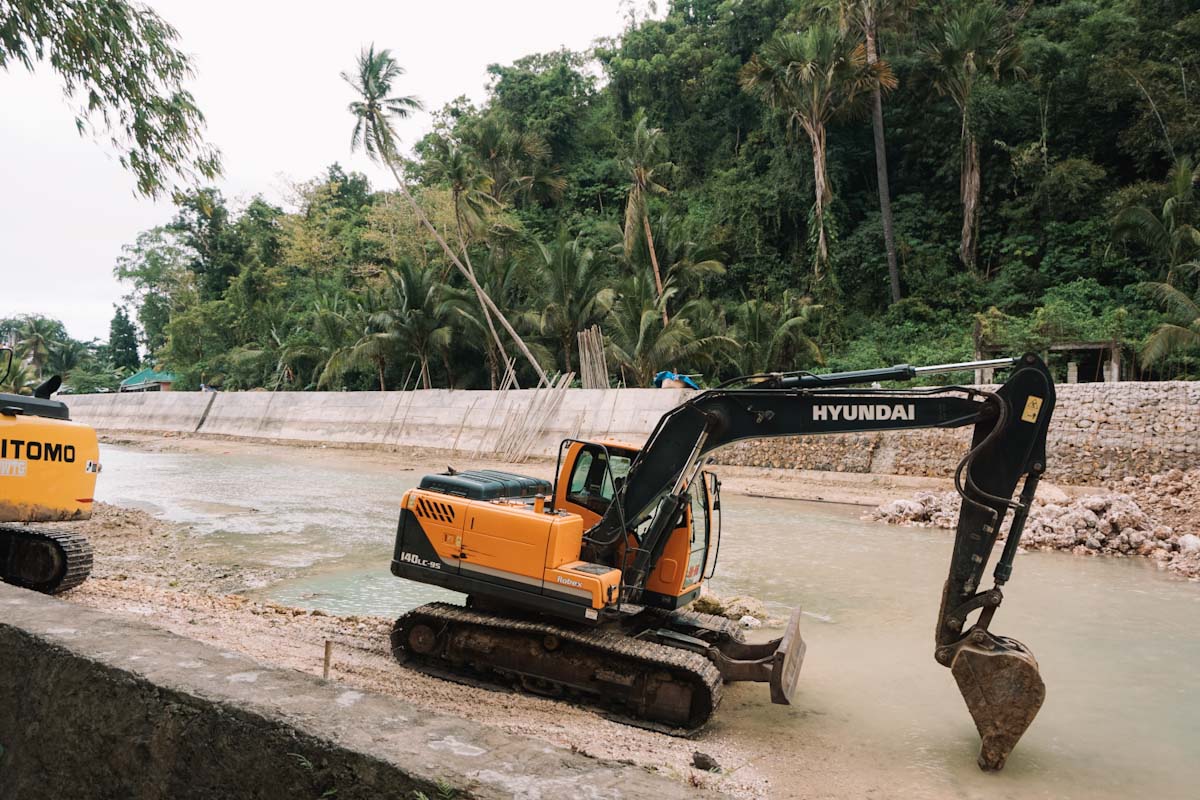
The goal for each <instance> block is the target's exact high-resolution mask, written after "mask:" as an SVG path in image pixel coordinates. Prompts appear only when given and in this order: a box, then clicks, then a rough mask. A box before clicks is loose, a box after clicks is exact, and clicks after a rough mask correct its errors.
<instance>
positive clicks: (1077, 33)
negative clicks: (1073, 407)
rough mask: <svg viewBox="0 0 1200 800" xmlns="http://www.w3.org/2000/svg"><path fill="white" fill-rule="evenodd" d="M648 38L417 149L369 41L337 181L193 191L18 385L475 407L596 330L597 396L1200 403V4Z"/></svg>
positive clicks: (824, 1) (873, 2)
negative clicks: (117, 297)
mask: <svg viewBox="0 0 1200 800" xmlns="http://www.w3.org/2000/svg"><path fill="white" fill-rule="evenodd" d="M665 12H666V13H665V17H662V18H653V17H652V18H638V17H635V16H631V17H630V18H629V19H628V21H627V24H626V27H625V30H624V31H623V33H622V34H621V35H620V36H619V37H616V38H613V39H609V40H600V41H597V42H596V43H595V45H594V46H593V47H592V48H591V49H589V50H587V51H585V52H571V51H567V50H560V51H555V52H549V53H537V54H531V55H529V56H526V57H524V58H522V59H520V60H518V61H516V62H514V63H512V64H496V65H493V66H491V67H489V68H488V76H487V79H488V84H487V95H486V100H485V101H484V102H483V103H482V105H478V106H477V105H475V104H473V103H472V102H470V101H468V100H467V99H466V98H465V97H462V98H459V99H457V100H455V101H453V102H451V103H449V104H448V105H446V106H445V107H443V108H438V109H429V110H430V111H431V112H432V113H431V114H430V117H429V119H430V124H429V127H428V130H427V132H426V133H425V135H424V136H423V137H422V138H421V139H420V140H418V141H413V142H397V141H396V140H395V139H394V134H393V132H392V130H391V127H390V124H391V122H393V121H394V120H396V119H398V118H402V117H405V116H408V115H411V114H413V113H416V112H417V111H418V110H419V109H420V108H421V107H422V106H421V100H420V97H421V86H419V85H412V83H411V82H410V81H408V80H407V78H406V76H405V75H404V70H403V67H404V53H403V52H399V51H394V50H387V49H386V47H387V42H386V41H385V39H386V32H380V34H379V37H380V41H378V42H377V43H376V44H374V45H368V46H366V47H364V49H363V51H362V52H361V53H346V62H345V64H346V72H345V73H344V74H343V77H344V78H345V79H346V90H347V95H346V97H347V102H348V104H349V109H348V110H347V109H342V108H331V109H329V110H328V111H329V113H330V114H339V113H340V114H343V115H344V117H345V121H346V150H345V151H344V152H340V153H329V154H328V159H329V163H330V166H329V167H328V169H326V170H325V171H324V172H323V173H322V174H320V175H316V176H312V177H311V179H309V180H306V181H304V182H301V183H299V184H297V185H295V186H294V187H293V192H292V196H291V197H290V198H288V200H287V202H286V204H285V206H286V207H280V206H278V205H274V204H272V203H271V202H268V201H267V200H265V199H263V198H262V197H255V198H253V199H249V200H247V201H241V202H236V203H235V202H232V201H231V200H230V199H228V198H226V197H224V196H223V195H222V194H221V192H220V191H218V190H217V189H215V188H191V189H186V190H182V191H178V192H176V193H175V196H174V206H175V210H174V214H173V217H172V218H171V219H169V220H164V224H163V225H162V226H160V227H157V228H154V229H152V230H147V231H144V232H142V233H141V234H140V235H139V236H138V237H137V239H136V241H133V242H130V243H129V244H128V245H127V246H126V247H125V251H124V255H123V256H122V257H121V258H120V259H119V261H118V262H117V263H116V264H115V265H114V270H115V274H116V275H117V276H118V277H119V278H120V279H121V280H122V281H124V282H125V283H126V285H127V286H128V288H129V294H128V296H127V297H126V298H125V304H124V306H123V307H121V308H119V309H117V311H116V316H115V317H114V320H113V324H112V335H111V337H110V341H109V342H106V343H98V342H92V343H81V342H77V341H74V340H72V339H71V338H70V337H69V336H67V334H66V332H65V331H64V330H63V329H62V326H61V324H59V323H57V322H56V321H54V320H50V319H45V318H43V317H39V316H36V315H32V316H26V317H21V318H14V319H8V320H0V339H9V338H11V339H12V340H14V341H15V343H16V346H17V351H18V355H19V356H21V358H19V359H17V361H16V362H15V364H14V370H13V374H11V375H10V376H9V378H8V380H7V382H6V387H7V388H8V389H10V390H16V391H22V390H24V391H27V390H28V389H29V387H31V386H32V385H34V384H36V382H37V381H38V380H39V379H40V378H41V377H42V376H43V375H45V374H48V373H50V372H52V371H57V372H62V373H66V374H67V376H68V378H67V383H68V385H69V386H70V387H71V388H72V389H74V390H75V391H94V390H97V389H99V388H104V387H109V388H111V387H112V386H113V385H115V382H116V381H117V380H119V379H120V377H122V376H124V375H127V374H129V372H130V371H132V370H135V369H137V368H138V367H139V366H140V365H152V366H155V367H156V368H159V369H164V370H169V371H171V372H173V373H175V374H176V375H177V376H178V383H177V385H176V388H184V389H195V388H198V387H199V386H200V385H201V384H205V385H208V386H215V387H218V388H222V389H225V390H247V389H256V388H265V389H271V390H274V389H279V390H320V389H351V390H383V389H400V388H405V387H407V388H413V387H414V386H416V387H418V388H419V387H443V388H444V387H451V388H489V387H491V388H494V387H497V386H499V385H501V383H502V382H503V381H504V380H505V377H506V374H507V373H508V365H509V364H512V365H513V376H514V377H515V379H516V381H517V383H518V384H519V385H520V386H523V387H528V386H536V385H538V383H539V380H540V374H541V373H545V374H547V375H550V376H552V375H553V374H554V373H558V372H569V371H574V372H577V371H578V370H579V353H578V347H577V342H576V335H577V333H578V332H579V331H581V330H583V329H585V328H589V327H590V326H592V325H599V326H600V329H601V330H602V332H603V337H604V349H605V355H606V358H607V362H608V369H609V376H610V380H611V382H612V384H613V385H628V386H647V385H650V384H651V382H652V380H653V377H654V375H655V373H656V372H658V371H660V370H667V369H669V370H674V371H676V372H679V373H685V374H690V375H694V376H696V378H697V380H698V381H699V382H700V383H701V384H702V385H714V384H716V383H717V382H719V381H721V380H724V379H727V378H730V377H733V376H737V375H745V374H752V373H759V372H764V371H784V370H798V369H812V370H829V369H856V368H866V367H876V366H887V365H891V364H894V363H913V364H931V363H945V362H957V361H965V360H969V359H970V358H972V357H973V356H974V354H975V351H976V345H977V344H978V343H982V344H985V345H988V346H992V347H994V348H1000V349H1002V350H1006V351H1011V352H1012V353H1013V354H1017V353H1019V352H1021V351H1024V350H1029V349H1032V350H1036V351H1040V352H1047V351H1049V348H1050V346H1051V345H1053V344H1056V343H1064V342H1116V343H1119V345H1120V346H1121V348H1122V350H1123V354H1124V359H1125V361H1126V364H1127V365H1128V367H1127V368H1128V369H1129V374H1128V375H1126V377H1127V378H1129V377H1131V378H1134V379H1143V380H1159V379H1180V378H1197V377H1200V360H1198V357H1200V285H1198V280H1200V265H1198V264H1197V260H1198V259H1200V232H1198V231H1197V227H1195V226H1196V225H1197V224H1200V198H1198V197H1197V184H1198V182H1200V169H1197V163H1198V162H1197V157H1198V156H1200V2H1182V1H1180V0H1066V1H1064V2H1036V3H1033V2H1019V3H1017V2H999V0H914V1H912V2H905V1H904V0H895V1H894V2H892V1H889V0H854V1H851V0H842V1H841V2H836V1H834V0H799V1H797V0H672V1H671V2H669V3H668V5H667V7H666V8H665ZM451 35H452V34H451ZM356 152H363V153H365V154H366V155H367V156H369V157H372V158H374V159H375V160H376V161H378V162H380V163H381V164H384V165H385V166H390V167H392V171H393V173H394V175H395V177H396V180H397V182H396V183H389V184H388V185H371V184H370V183H369V182H368V180H367V179H366V178H365V177H364V176H363V175H362V174H360V173H357V172H355V171H353V170H351V169H348V168H346V167H344V166H342V164H343V163H346V162H347V161H348V159H350V157H351V154H352V153H356ZM410 201H412V202H410ZM423 219H424V220H427V221H428V223H429V224H428V225H425V224H424V222H423ZM439 240H440V241H439ZM489 301H490V302H489ZM1062 358H1063V357H1060V356H1055V360H1054V361H1053V363H1052V366H1053V367H1054V368H1055V370H1056V371H1057V373H1058V377H1059V378H1060V379H1064V378H1065V363H1064V362H1063V360H1062ZM945 379H946V380H951V379H954V380H963V379H965V378H964V376H963V375H961V374H960V375H951V376H946V378H945Z"/></svg>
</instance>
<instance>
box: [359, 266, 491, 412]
mask: <svg viewBox="0 0 1200 800" xmlns="http://www.w3.org/2000/svg"><path fill="white" fill-rule="evenodd" d="M388 280H389V290H390V291H389V298H388V299H389V303H388V307H387V309H386V310H384V311H383V312H382V313H379V314H376V315H374V316H373V321H375V323H376V324H378V325H380V327H381V328H382V329H383V330H384V331H386V334H387V338H388V341H389V343H390V344H393V345H394V346H395V349H396V350H397V351H398V352H399V353H401V354H403V355H405V356H410V357H415V358H416V359H417V362H418V363H419V364H420V374H421V383H422V385H423V386H424V387H425V388H426V389H430V388H432V385H433V384H432V382H431V380H430V374H429V362H430V361H431V360H432V359H433V357H434V356H443V357H444V356H445V354H446V351H447V350H448V349H449V347H450V342H451V339H452V337H453V332H454V324H455V323H456V322H458V321H460V320H462V319H463V318H464V316H469V315H470V312H469V310H468V308H467V305H466V302H465V301H464V298H463V296H462V294H461V293H460V292H458V291H455V290H454V289H450V288H449V287H447V286H446V285H445V284H444V283H442V282H441V281H440V280H438V277H437V275H436V274H435V270H434V269H433V268H432V267H425V268H421V267H418V266H416V265H414V264H413V263H412V262H410V261H402V262H400V263H399V264H398V265H397V266H396V269H394V270H390V271H389V272H388Z"/></svg>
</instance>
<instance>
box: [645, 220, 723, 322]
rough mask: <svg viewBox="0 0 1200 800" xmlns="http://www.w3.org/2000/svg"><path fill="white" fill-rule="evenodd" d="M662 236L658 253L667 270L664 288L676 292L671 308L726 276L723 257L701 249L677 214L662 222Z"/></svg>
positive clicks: (656, 246) (660, 224) (658, 241)
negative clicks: (711, 279)
mask: <svg viewBox="0 0 1200 800" xmlns="http://www.w3.org/2000/svg"><path fill="white" fill-rule="evenodd" d="M657 227H658V230H659V236H658V238H656V239H655V251H656V252H657V254H658V260H659V263H660V264H666V265H667V266H666V269H665V270H663V272H664V273H665V278H664V280H663V285H664V287H665V288H667V289H672V288H673V289H674V290H675V291H674V292H673V293H672V296H671V298H670V300H669V302H668V305H674V304H681V303H683V302H686V301H688V300H692V299H694V298H696V297H698V296H699V295H700V294H702V292H701V289H702V288H703V285H704V282H705V281H706V280H709V279H710V278H716V277H719V276H721V275H724V274H725V265H724V264H723V263H721V254H720V253H719V252H718V251H717V250H716V249H715V248H712V247H707V246H704V245H701V244H699V243H697V242H695V241H694V240H692V238H691V237H690V235H689V231H688V229H687V223H686V220H684V219H683V218H682V217H680V216H677V215H675V214H664V215H663V216H662V217H661V218H660V219H659V224H658V226H657Z"/></svg>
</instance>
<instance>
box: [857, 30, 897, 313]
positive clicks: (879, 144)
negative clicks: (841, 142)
mask: <svg viewBox="0 0 1200 800" xmlns="http://www.w3.org/2000/svg"><path fill="white" fill-rule="evenodd" d="M865 27H866V35H867V63H868V64H871V65H874V64H876V63H877V62H878V61H879V53H878V51H877V49H876V45H875V35H876V33H875V20H874V19H868V20H866V25H865ZM871 103H872V108H871V128H872V130H873V132H874V134H875V175H876V178H877V179H878V183H879V216H880V218H881V219H882V220H883V245H884V248H885V249H886V250H887V263H888V279H889V280H890V282H891V287H892V302H893V303H898V302H900V296H901V295H900V268H899V267H898V266H896V238H895V233H894V232H893V222H892V195H891V190H890V188H889V187H888V166H887V146H886V145H885V144H884V141H883V92H881V91H880V89H879V85H878V84H876V85H875V86H874V87H873V88H872V89H871Z"/></svg>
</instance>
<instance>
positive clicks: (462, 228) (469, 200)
mask: <svg viewBox="0 0 1200 800" xmlns="http://www.w3.org/2000/svg"><path fill="white" fill-rule="evenodd" d="M439 150H440V152H438V153H437V154H436V155H435V156H434V157H433V158H431V159H429V161H428V164H429V171H430V178H431V179H432V180H435V181H441V182H443V183H447V184H449V186H450V196H451V198H452V200H453V202H454V223H455V228H456V230H457V232H458V246H459V252H460V253H461V255H462V260H463V264H465V265H466V268H467V271H468V272H469V273H470V274H471V277H473V278H476V279H477V276H476V275H475V265H474V264H472V263H471V252H470V250H469V249H468V247H467V244H468V242H469V240H470V232H471V231H473V230H474V229H476V228H478V227H479V226H480V225H481V224H482V223H483V220H484V218H485V217H486V216H487V214H488V212H489V211H491V210H492V209H494V208H496V207H498V206H499V203H498V202H497V201H496V199H495V198H493V197H492V196H491V195H490V194H488V192H489V191H491V189H492V185H493V180H492V178H490V177H489V176H488V175H487V174H485V173H484V172H482V171H481V170H480V169H479V165H478V164H477V163H476V161H475V159H473V158H472V157H471V154H470V153H468V152H467V151H466V150H463V149H462V148H461V147H459V146H458V145H457V144H455V143H453V142H444V143H443V146H442V147H441V148H439ZM447 269H449V267H447ZM443 277H444V276H443ZM483 292H484V290H483V288H482V287H479V288H477V289H476V292H475V295H476V298H477V299H478V300H479V307H480V308H481V309H482V311H483V318H484V321H485V322H486V323H487V329H488V333H489V334H490V335H491V337H492V341H493V342H494V343H495V345H496V348H497V349H498V350H499V351H500V355H501V357H502V358H503V360H504V363H506V364H507V363H508V353H507V352H506V351H505V349H504V342H503V341H501V339H500V334H499V333H497V332H496V326H495V324H493V322H492V315H491V312H489V311H488V307H487V303H485V302H484V299H483ZM488 349H489V351H490V350H491V348H490V347H489V348H488Z"/></svg>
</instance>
